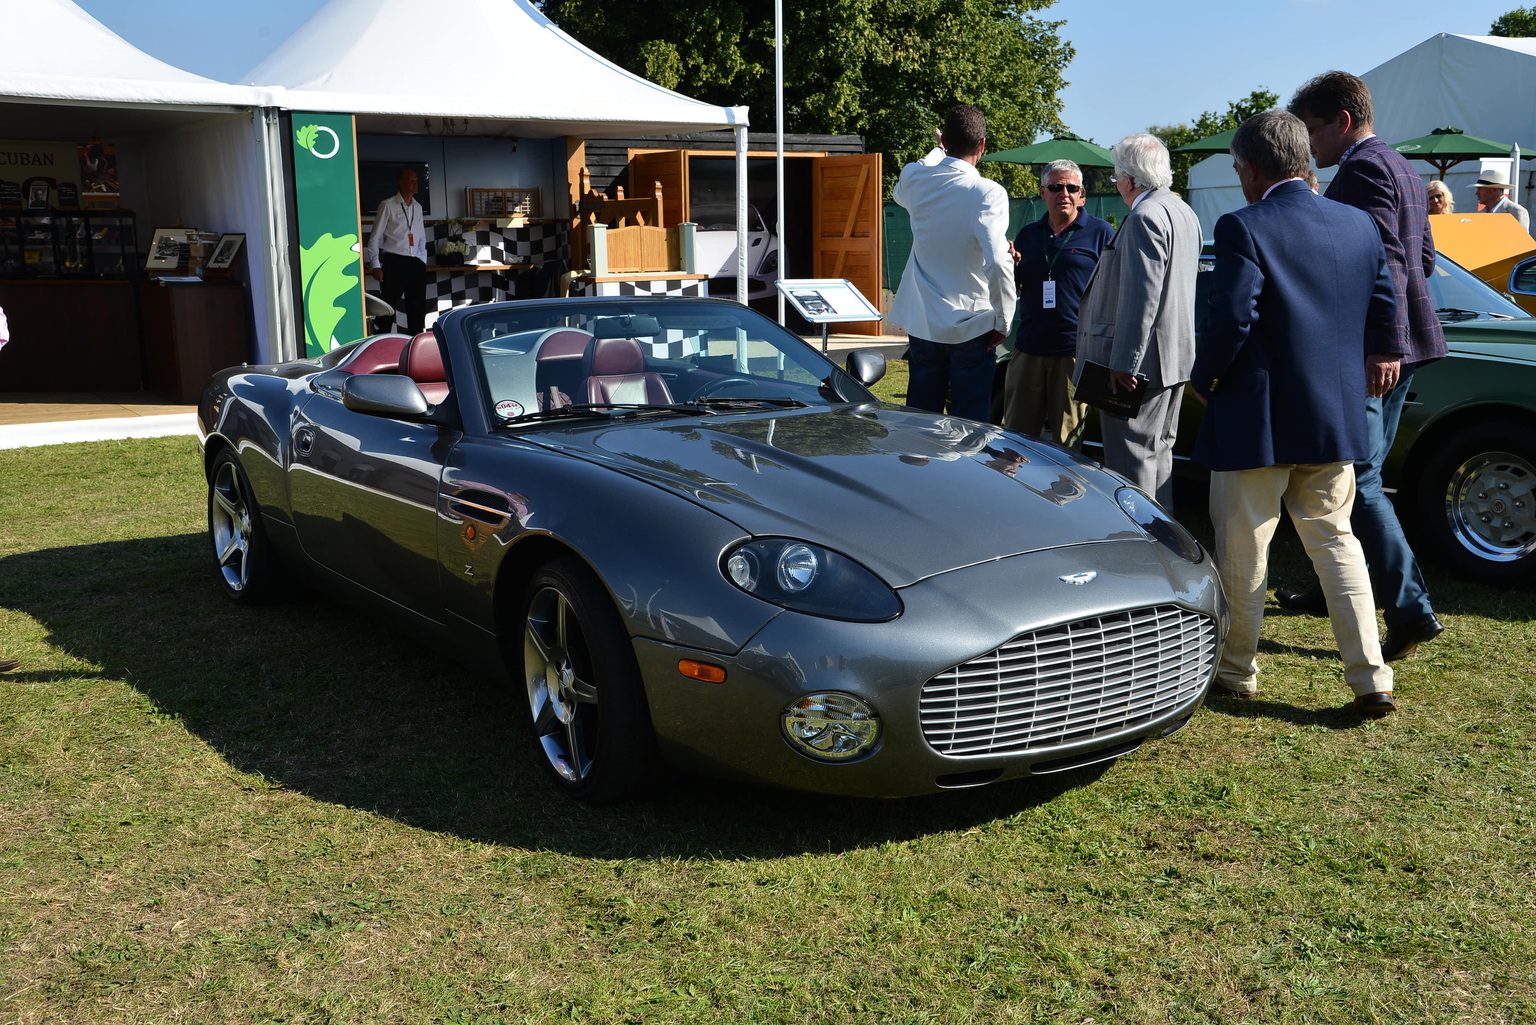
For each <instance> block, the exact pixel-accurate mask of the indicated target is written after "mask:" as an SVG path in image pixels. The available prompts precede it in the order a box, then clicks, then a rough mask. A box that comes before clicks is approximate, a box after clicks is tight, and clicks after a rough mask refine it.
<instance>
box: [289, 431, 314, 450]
mask: <svg viewBox="0 0 1536 1025" xmlns="http://www.w3.org/2000/svg"><path fill="white" fill-rule="evenodd" d="M293 447H294V448H295V449H297V450H298V453H299V455H301V456H307V455H309V450H310V449H312V448H314V447H315V429H314V428H313V427H300V428H299V429H298V430H297V431H294V432H293Z"/></svg>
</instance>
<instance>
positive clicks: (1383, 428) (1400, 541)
mask: <svg viewBox="0 0 1536 1025" xmlns="http://www.w3.org/2000/svg"><path fill="white" fill-rule="evenodd" d="M1414 369H1415V368H1414V367H1411V366H1407V367H1403V368H1402V376H1401V377H1399V378H1398V381H1397V385H1396V387H1394V388H1393V389H1392V390H1391V391H1389V392H1388V393H1387V394H1386V395H1384V396H1382V397H1381V398H1379V399H1369V400H1367V401H1366V405H1365V423H1366V432H1367V436H1368V438H1369V441H1370V446H1371V452H1370V455H1369V456H1367V457H1366V458H1365V459H1361V460H1359V461H1357V462H1356V463H1355V508H1354V511H1353V512H1352V513H1350V517H1349V524H1350V527H1351V528H1352V529H1353V530H1354V532H1355V536H1356V537H1358V538H1359V539H1360V547H1361V548H1363V549H1364V550H1365V561H1366V562H1367V563H1369V564H1370V567H1371V589H1372V590H1373V591H1374V592H1375V594H1376V603H1377V604H1378V605H1380V606H1381V607H1382V618H1384V619H1385V620H1386V623H1387V627H1388V628H1389V629H1390V628H1391V627H1394V626H1402V625H1403V624H1405V623H1409V622H1412V621H1413V620H1415V619H1418V618H1419V617H1421V616H1425V615H1428V614H1429V613H1431V612H1433V611H1434V608H1433V606H1431V605H1430V603H1429V588H1427V587H1426V586H1425V585H1424V576H1423V574H1421V573H1420V572H1419V563H1418V560H1417V559H1415V558H1414V556H1413V549H1412V548H1410V547H1408V539H1407V538H1406V537H1404V536H1403V527H1402V524H1401V523H1399V522H1398V520H1397V510H1396V509H1394V508H1393V507H1392V500H1391V499H1390V498H1388V497H1387V495H1386V493H1385V492H1383V491H1382V490H1381V467H1382V464H1383V463H1385V462H1386V460H1387V453H1388V452H1390V451H1391V450H1392V442H1393V441H1394V440H1396V438H1397V422H1398V420H1400V419H1401V418H1402V415H1403V402H1404V401H1405V400H1406V399H1407V398H1408V388H1409V385H1410V384H1412V382H1413V372H1414Z"/></svg>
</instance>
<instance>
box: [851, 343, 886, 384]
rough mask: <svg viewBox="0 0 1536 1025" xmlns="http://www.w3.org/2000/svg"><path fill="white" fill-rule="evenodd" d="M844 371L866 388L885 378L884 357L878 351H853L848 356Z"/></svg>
mask: <svg viewBox="0 0 1536 1025" xmlns="http://www.w3.org/2000/svg"><path fill="white" fill-rule="evenodd" d="M845 369H847V371H848V373H849V374H851V375H852V376H853V379H854V380H855V381H858V382H859V383H860V384H862V385H863V386H864V387H866V388H868V387H869V386H870V385H872V384H874V383H875V382H876V381H878V380H880V378H882V377H884V376H885V356H884V354H882V353H881V352H880V350H879V349H855V350H853V351H852V352H850V353H849V354H848V362H847V364H846V365H845Z"/></svg>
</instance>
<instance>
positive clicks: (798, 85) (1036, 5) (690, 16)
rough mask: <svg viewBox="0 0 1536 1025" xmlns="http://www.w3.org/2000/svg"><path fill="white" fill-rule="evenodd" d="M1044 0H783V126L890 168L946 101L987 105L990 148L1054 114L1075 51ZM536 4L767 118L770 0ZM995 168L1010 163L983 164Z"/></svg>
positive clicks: (1056, 118) (645, 65)
mask: <svg viewBox="0 0 1536 1025" xmlns="http://www.w3.org/2000/svg"><path fill="white" fill-rule="evenodd" d="M1054 2H1055V0H823V2H820V3H816V4H785V5H784V20H785V25H784V52H785V61H784V108H785V111H784V127H785V129H786V130H787V131H794V132H818V133H828V134H859V135H862V136H864V139H865V146H866V148H867V149H868V150H870V151H871V152H880V153H884V154H885V155H886V171H887V177H888V183H889V181H893V180H894V177H895V173H896V171H897V170H899V169H900V167H901V165H902V164H903V163H905V162H906V161H908V160H911V159H914V158H915V157H917V156H919V155H921V154H923V153H925V152H927V151H928V149H929V148H930V147H931V146H932V145H933V129H934V127H935V126H936V125H937V124H938V123H939V121H940V120H941V119H942V118H943V115H944V112H945V111H946V110H947V109H949V108H950V107H951V106H953V105H954V104H956V103H972V104H975V105H976V106H977V107H980V108H981V109H982V110H983V111H984V112H985V113H986V115H987V126H988V130H987V134H988V145H989V149H993V150H998V149H1007V148H1009V147H1012V146H1018V145H1022V144H1024V143H1028V142H1032V141H1033V140H1034V138H1035V137H1036V136H1037V135H1039V134H1041V133H1049V132H1051V131H1055V130H1059V129H1060V128H1061V127H1062V124H1061V120H1060V114H1061V101H1060V100H1059V99H1057V93H1058V92H1060V90H1061V88H1062V87H1063V86H1064V85H1065V84H1066V83H1065V82H1064V80H1063V78H1062V74H1063V72H1064V71H1065V70H1066V66H1067V64H1068V62H1070V61H1071V59H1072V57H1073V53H1074V51H1073V49H1072V46H1071V45H1070V44H1069V43H1065V42H1063V41H1062V40H1061V39H1060V38H1059V37H1058V36H1057V30H1058V29H1060V27H1061V26H1062V24H1063V23H1062V22H1059V21H1041V20H1039V19H1037V18H1036V17H1034V15H1033V13H1032V12H1037V11H1043V10H1045V9H1046V8H1048V7H1050V6H1051V5H1052V4H1053V3H1054ZM540 6H541V8H542V9H543V11H544V14H545V15H546V16H547V17H549V18H550V20H552V21H553V22H555V24H557V25H559V26H560V27H561V28H562V29H564V30H565V31H566V32H568V33H570V34H571V35H572V36H575V37H576V38H577V39H578V40H580V41H581V42H582V43H584V44H586V45H587V46H589V47H591V48H592V49H594V50H596V51H597V52H598V53H600V54H602V55H603V56H604V57H607V58H608V59H609V60H612V61H614V62H615V63H617V64H619V65H621V66H622V67H624V68H627V69H628V70H630V71H633V72H634V73H636V74H638V75H641V76H643V77H645V78H647V79H649V80H651V81H653V82H656V83H657V84H659V85H663V86H666V87H667V88H669V89H675V90H677V91H678V92H682V93H685V94H687V95H689V96H693V97H696V98H698V99H700V100H704V101H705V102H708V103H714V104H720V105H722V106H724V105H731V106H734V105H738V104H746V105H748V106H750V107H751V109H752V120H753V123H754V125H756V126H764V125H772V124H773V123H774V115H775V111H774V82H773V63H774V61H773V56H774V55H773V0H626V2H623V3H615V2H613V0H542V3H541V4H540ZM982 166H983V169H984V170H985V171H986V173H989V174H993V175H995V176H997V177H999V178H1002V179H1004V180H1005V181H1006V179H1007V178H1009V177H1018V176H1020V174H1021V173H1022V171H1023V169H1022V168H1013V167H1010V166H1009V165H999V164H984V165H982Z"/></svg>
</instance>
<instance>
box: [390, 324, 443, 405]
mask: <svg viewBox="0 0 1536 1025" xmlns="http://www.w3.org/2000/svg"><path fill="white" fill-rule="evenodd" d="M400 372H401V373H402V374H404V375H405V376H406V377H409V378H410V379H411V380H413V381H415V382H416V386H417V387H418V388H420V389H421V393H422V394H423V395H425V396H426V397H427V401H428V402H430V403H432V405H434V406H436V405H440V404H441V403H442V401H443V400H444V399H446V398H447V397H448V371H447V370H446V369H444V367H443V348H442V346H441V345H439V344H438V341H437V336H436V335H434V334H433V333H432V332H431V331H423V332H422V333H421V334H419V335H417V336H416V337H415V338H412V339H411V341H410V344H409V345H407V346H406V347H405V355H404V356H402V357H401V358H400Z"/></svg>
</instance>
